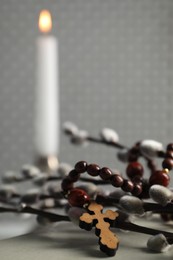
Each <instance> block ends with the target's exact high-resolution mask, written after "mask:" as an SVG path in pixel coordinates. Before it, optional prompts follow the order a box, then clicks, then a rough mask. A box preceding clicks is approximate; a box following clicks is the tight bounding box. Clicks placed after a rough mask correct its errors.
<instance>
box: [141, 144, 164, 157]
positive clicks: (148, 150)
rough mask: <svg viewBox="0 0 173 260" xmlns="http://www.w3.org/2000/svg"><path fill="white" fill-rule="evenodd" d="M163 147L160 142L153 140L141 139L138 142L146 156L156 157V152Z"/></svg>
mask: <svg viewBox="0 0 173 260" xmlns="http://www.w3.org/2000/svg"><path fill="white" fill-rule="evenodd" d="M163 149H164V148H163V145H162V143H159V142H157V141H154V140H143V141H142V142H141V143H140V151H141V153H142V154H143V155H144V156H146V157H148V158H154V157H156V156H157V153H158V152H161V151H163Z"/></svg>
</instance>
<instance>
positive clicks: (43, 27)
mask: <svg viewBox="0 0 173 260" xmlns="http://www.w3.org/2000/svg"><path fill="white" fill-rule="evenodd" d="M38 27H39V29H40V31H41V32H44V33H47V32H50V31H51V29H52V18H51V14H50V12H49V11H48V10H42V11H41V12H40V16H39V21H38Z"/></svg>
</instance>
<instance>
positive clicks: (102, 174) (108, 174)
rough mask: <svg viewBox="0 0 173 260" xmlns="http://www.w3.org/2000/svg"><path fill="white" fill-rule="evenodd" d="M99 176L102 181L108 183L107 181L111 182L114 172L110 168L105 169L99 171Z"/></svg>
mask: <svg viewBox="0 0 173 260" xmlns="http://www.w3.org/2000/svg"><path fill="white" fill-rule="evenodd" d="M99 175H100V177H101V178H102V180H104V181H106V180H109V179H110V177H111V176H112V171H111V170H110V169H109V168H107V167H103V168H102V169H101V170H100V171H99Z"/></svg>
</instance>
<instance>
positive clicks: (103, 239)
mask: <svg viewBox="0 0 173 260" xmlns="http://www.w3.org/2000/svg"><path fill="white" fill-rule="evenodd" d="M102 210H103V207H102V205H100V204H97V203H96V202H91V203H90V205H89V206H88V211H89V213H84V214H83V215H82V216H81V217H80V222H79V226H80V227H81V228H82V229H85V230H88V231H89V230H91V229H92V227H93V226H95V233H96V236H98V237H99V245H100V250H101V251H103V252H104V253H106V254H107V255H108V256H114V255H115V253H116V250H117V249H118V244H119V240H118V238H117V237H116V236H115V235H114V233H113V232H112V231H110V229H109V228H110V224H111V223H112V222H113V221H114V220H115V219H116V218H117V217H118V213H117V212H114V211H112V210H107V211H106V212H105V213H102Z"/></svg>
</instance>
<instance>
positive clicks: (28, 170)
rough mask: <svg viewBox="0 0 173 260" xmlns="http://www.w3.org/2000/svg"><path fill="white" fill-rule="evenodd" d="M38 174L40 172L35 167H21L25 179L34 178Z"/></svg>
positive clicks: (26, 165) (28, 165) (27, 165)
mask: <svg viewBox="0 0 173 260" xmlns="http://www.w3.org/2000/svg"><path fill="white" fill-rule="evenodd" d="M39 173H40V170H39V169H38V168H37V167H35V166H34V165H30V164H25V165H23V166H22V174H23V175H24V176H25V177H26V178H33V177H36V176H38V174H39Z"/></svg>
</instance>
